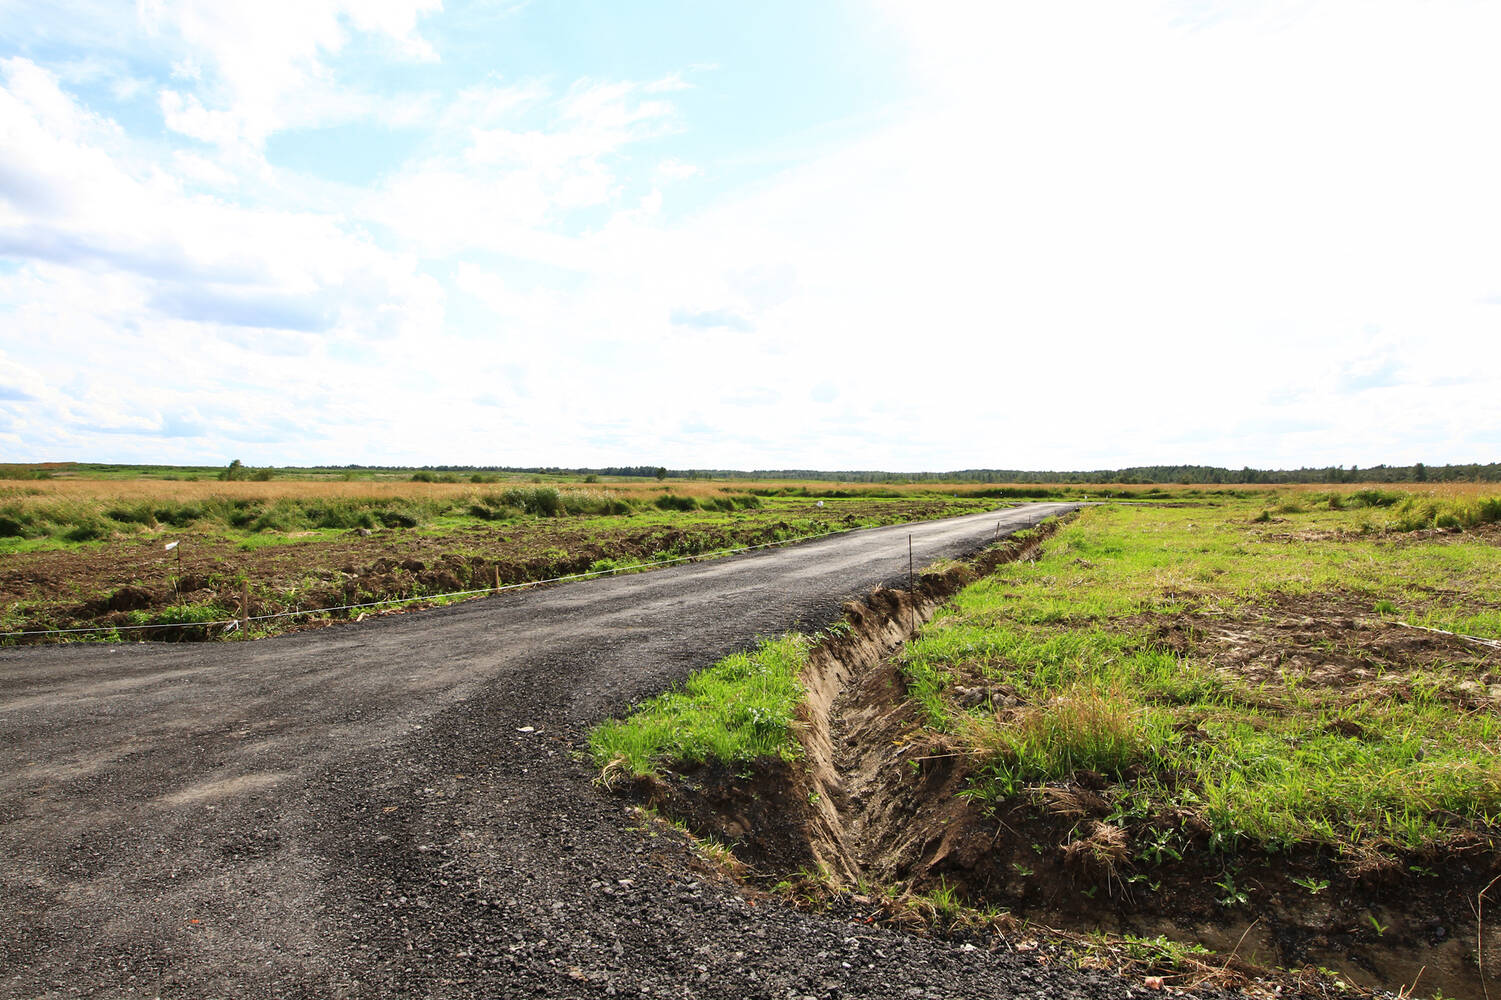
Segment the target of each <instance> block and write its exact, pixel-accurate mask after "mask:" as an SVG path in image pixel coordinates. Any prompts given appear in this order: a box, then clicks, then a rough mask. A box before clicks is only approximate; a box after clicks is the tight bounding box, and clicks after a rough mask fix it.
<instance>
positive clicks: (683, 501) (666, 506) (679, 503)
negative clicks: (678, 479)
mask: <svg viewBox="0 0 1501 1000" xmlns="http://www.w3.org/2000/svg"><path fill="white" fill-rule="evenodd" d="M656 507H657V509H658V510H677V511H688V510H698V501H697V500H695V499H693V498H692V497H680V496H678V495H676V494H674V493H664V494H662V495H661V496H659V497H657V499H656Z"/></svg>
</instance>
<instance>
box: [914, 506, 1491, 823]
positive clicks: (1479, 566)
mask: <svg viewBox="0 0 1501 1000" xmlns="http://www.w3.org/2000/svg"><path fill="white" fill-rule="evenodd" d="M1299 499H1300V500H1301V501H1302V503H1301V504H1299V505H1296V506H1298V507H1300V509H1301V513H1300V512H1297V511H1293V510H1290V509H1286V508H1287V507H1289V506H1293V505H1282V506H1279V507H1278V508H1277V509H1279V510H1282V511H1283V512H1282V513H1280V514H1277V515H1276V517H1277V518H1280V519H1281V521H1282V523H1276V521H1275V520H1273V519H1270V518H1269V519H1267V520H1259V519H1258V512H1259V511H1260V510H1261V509H1263V506H1264V505H1263V504H1262V503H1260V502H1259V501H1256V502H1246V501H1234V500H1229V501H1225V502H1223V503H1221V504H1219V505H1216V506H1212V507H1194V508H1160V507H1158V508H1153V507H1137V506H1129V507H1128V506H1124V505H1122V506H1112V507H1108V508H1094V509H1091V510H1088V511H1086V512H1085V513H1084V514H1083V515H1082V516H1081V517H1080V519H1079V520H1078V521H1076V522H1075V523H1074V524H1072V525H1070V526H1069V527H1067V528H1065V529H1064V530H1063V531H1062V532H1061V533H1060V534H1059V535H1058V536H1057V537H1056V538H1055V539H1053V540H1052V541H1051V542H1050V543H1049V545H1048V546H1047V548H1046V550H1045V552H1044V554H1043V555H1042V557H1041V558H1040V559H1038V560H1037V561H1036V562H1035V563H1030V564H1029V563H1017V564H1008V565H1003V566H1001V567H1000V568H999V569H998V570H997V571H996V572H995V574H994V575H992V576H990V577H988V578H987V579H985V580H983V581H981V582H979V583H977V584H975V585H973V586H971V587H969V588H967V589H966V590H965V591H963V592H961V594H959V595H958V597H957V598H956V599H955V600H954V601H953V602H952V603H951V604H950V605H949V606H948V607H947V608H946V609H944V610H943V611H941V612H940V613H939V615H938V616H937V617H936V618H935V619H934V620H933V621H932V622H931V623H930V624H929V625H928V626H926V627H925V628H924V630H923V632H922V634H921V635H920V636H919V638H917V639H916V640H914V641H913V642H911V643H910V644H909V645H908V647H907V649H906V652H905V657H904V661H903V663H904V670H905V672H906V674H907V677H908V679H909V682H910V686H911V691H912V693H913V695H914V696H915V697H916V698H917V699H918V700H919V702H920V703H921V704H922V706H923V707H924V708H925V710H926V713H927V721H928V723H929V725H931V726H933V727H936V728H938V729H941V730H944V731H947V732H949V733H951V734H954V735H955V736H957V737H958V738H959V739H960V740H961V741H962V742H965V743H966V744H967V745H969V746H971V747H972V748H973V749H974V751H975V753H976V755H977V760H978V775H977V777H976V779H975V781H974V784H973V786H972V787H971V788H970V789H969V790H968V792H967V794H968V795H969V796H970V797H972V798H974V799H977V800H979V801H981V802H984V803H986V804H988V805H990V806H992V807H998V806H1000V805H1001V804H1003V803H1005V802H1007V801H1008V800H1011V799H1012V798H1014V797H1016V796H1019V795H1024V794H1025V793H1026V791H1027V789H1028V788H1030V787H1033V786H1036V785H1039V784H1042V783H1046V782H1053V781H1066V780H1068V779H1070V778H1071V777H1072V776H1074V775H1075V774H1076V773H1078V772H1079V771H1081V770H1089V771H1093V772H1096V773H1099V774H1102V775H1104V776H1106V777H1107V778H1109V779H1110V780H1111V781H1112V782H1114V786H1113V789H1112V795H1114V796H1115V797H1116V799H1117V801H1119V802H1121V803H1130V804H1131V805H1130V806H1129V808H1130V809H1132V810H1135V812H1136V813H1137V814H1139V815H1142V816H1147V815H1154V814H1155V815H1172V814H1175V813H1176V814H1179V815H1184V814H1193V815H1197V816H1198V817H1200V818H1201V819H1203V820H1204V821H1205V822H1207V823H1208V824H1209V826H1210V828H1211V829H1212V830H1213V836H1214V842H1215V843H1216V844H1219V845H1221V846H1226V847H1228V846H1230V845H1234V844H1241V843H1254V844H1257V845H1259V846H1262V847H1272V848H1278V847H1286V846H1288V845H1291V844H1294V843H1300V842H1301V843H1320V844H1327V845H1332V846H1334V847H1337V848H1341V849H1356V848H1375V849H1378V850H1379V849H1387V848H1391V847H1397V848H1416V847H1420V846H1423V845H1425V844H1431V843H1435V842H1438V841H1441V840H1443V839H1444V838H1445V837H1446V836H1448V835H1450V834H1451V833H1452V832H1453V831H1454V829H1455V828H1456V827H1461V826H1466V825H1469V826H1490V825H1492V824H1494V823H1495V822H1496V820H1497V818H1498V817H1501V760H1498V753H1497V751H1496V745H1497V744H1496V740H1497V737H1498V736H1501V716H1498V714H1497V712H1496V711H1495V709H1494V708H1493V707H1484V708H1480V709H1474V708H1465V707H1463V705H1464V704H1466V703H1465V702H1463V701H1462V700H1458V699H1457V698H1456V693H1457V692H1458V691H1459V690H1460V689H1461V685H1463V684H1465V683H1466V682H1470V683H1471V684H1473V683H1475V682H1476V681H1479V682H1481V683H1482V685H1483V682H1484V680H1485V669H1484V668H1483V667H1477V666H1476V665H1475V664H1474V663H1470V664H1468V665H1466V664H1452V663H1444V662H1442V661H1435V662H1424V663H1403V662H1397V663H1393V662H1389V661H1388V660H1384V659H1382V658H1381V657H1379V656H1374V655H1373V654H1368V653H1367V652H1365V651H1364V650H1363V649H1362V647H1360V645H1359V644H1358V643H1356V642H1355V641H1354V639H1353V638H1352V636H1353V631H1352V626H1354V625H1356V624H1358V623H1355V622H1352V620H1351V618H1350V615H1352V614H1356V613H1357V612H1352V611H1351V608H1352V607H1355V608H1358V609H1363V611H1362V612H1359V613H1360V614H1362V615H1363V617H1365V618H1369V619H1371V620H1372V624H1371V625H1370V626H1369V628H1372V629H1378V630H1379V629H1381V628H1382V626H1384V625H1386V624H1387V621H1389V620H1391V619H1398V620H1403V621H1408V622H1410V623H1413V624H1424V625H1429V626H1432V627H1438V628H1444V629H1449V630H1452V631H1458V632H1463V633H1466V634H1470V635H1477V636H1482V637H1490V638H1496V637H1501V612H1498V610H1497V609H1498V608H1501V547H1498V546H1497V545H1496V544H1495V543H1494V542H1493V541H1491V540H1488V539H1486V538H1474V537H1470V536H1467V535H1459V536H1452V535H1451V536H1439V537H1438V538H1435V539H1427V540H1417V541H1414V540H1412V539H1409V538H1408V537H1406V536H1404V535H1391V534H1382V533H1379V532H1373V531H1371V530H1370V529H1369V528H1366V525H1369V524H1370V523H1371V522H1370V521H1369V520H1368V519H1369V518H1371V517H1372V516H1375V517H1377V518H1379V519H1382V520H1384V521H1385V522H1386V523H1385V524H1382V525H1381V526H1382V527H1395V528H1397V529H1399V530H1403V529H1405V527H1406V525H1405V524H1403V523H1396V524H1393V523H1392V522H1393V521H1394V520H1395V521H1398V522H1400V521H1402V519H1404V518H1406V517H1407V516H1408V515H1407V514H1406V513H1404V511H1409V510H1410V505H1409V501H1408V498H1401V497H1399V498H1395V499H1392V498H1389V497H1388V496H1387V495H1379V496H1376V497H1373V498H1370V499H1368V500H1366V501H1357V502H1355V503H1350V502H1349V499H1350V498H1349V497H1346V498H1344V501H1345V502H1343V503H1338V504H1335V505H1334V507H1333V508H1331V507H1330V505H1329V504H1328V503H1327V501H1325V502H1322V503H1320V502H1317V501H1316V500H1315V499H1314V498H1310V497H1308V496H1306V495H1305V496H1302V497H1300V498H1299ZM1462 503H1463V504H1467V505H1468V506H1469V508H1470V509H1474V510H1479V511H1483V510H1486V509H1489V508H1487V507H1486V502H1485V501H1463V502H1462ZM1441 509H1444V508H1442V507H1441ZM1446 509H1449V510H1451V511H1452V510H1455V509H1458V508H1457V507H1456V506H1450V507H1449V508H1446ZM1426 510H1427V508H1426V507H1424V511H1425V512H1426ZM1428 516H1429V515H1428V514H1427V513H1424V517H1425V518H1426V517H1428ZM1477 523H1485V522H1484V521H1483V520H1482V521H1479V522H1477ZM1310 621H1311V622H1312V623H1313V625H1314V626H1316V627H1315V628H1314V629H1313V632H1312V634H1313V635H1315V636H1318V637H1319V638H1318V642H1316V643H1314V644H1313V645H1311V646H1310V645H1308V642H1309V639H1308V638H1307V636H1304V637H1302V638H1299V637H1298V636H1297V635H1296V634H1295V633H1297V632H1298V630H1299V629H1302V631H1303V632H1305V633H1307V632H1308V629H1309V625H1308V623H1309V622H1310ZM1167 622H1176V623H1177V625H1178V627H1179V628H1180V629H1186V631H1187V633H1188V635H1189V638H1190V642H1189V643H1188V645H1187V648H1186V649H1184V648H1183V647H1181V646H1180V647H1176V648H1174V647H1170V646H1169V645H1167V644H1165V643H1164V641H1163V638H1162V632H1161V631H1160V629H1159V626H1161V625H1163V624H1164V623H1167ZM1300 622H1301V623H1302V624H1300ZM1289 623H1291V624H1289ZM1320 623H1322V624H1320ZM1196 626H1197V627H1198V628H1200V629H1203V630H1212V629H1213V628H1215V627H1220V626H1224V627H1230V628H1232V630H1239V631H1240V633H1242V634H1254V635H1259V636H1261V638H1262V639H1264V640H1265V641H1266V642H1268V643H1270V644H1271V645H1270V646H1268V647H1267V649H1266V651H1265V654H1264V656H1263V659H1266V658H1269V657H1270V656H1271V655H1272V653H1273V652H1274V651H1276V650H1279V649H1280V652H1279V653H1278V655H1279V656H1280V655H1281V653H1286V654H1287V655H1288V656H1289V657H1291V656H1293V655H1294V654H1297V655H1301V656H1304V657H1305V658H1307V657H1309V656H1312V657H1313V658H1314V659H1315V660H1317V659H1318V658H1319V657H1320V656H1321V655H1326V656H1329V657H1335V656H1343V657H1347V658H1354V659H1355V660H1356V662H1359V663H1362V664H1363V665H1364V666H1365V668H1366V669H1367V672H1368V675H1369V678H1370V679H1369V680H1368V681H1367V682H1363V683H1364V686H1363V687H1361V688H1360V689H1359V690H1354V689H1352V688H1351V687H1350V685H1349V684H1345V683H1333V684H1329V683H1319V682H1316V681H1315V680H1313V679H1311V678H1310V677H1307V676H1303V675H1301V674H1300V673H1298V672H1297V671H1296V670H1292V669H1282V670H1280V672H1279V671H1278V670H1274V669H1271V668H1270V667H1268V668H1267V669H1265V670H1263V671H1261V672H1260V673H1259V674H1251V675H1246V676H1243V675H1242V674H1240V673H1239V672H1237V671H1236V670H1233V669H1229V668H1228V667H1224V668H1222V667H1221V663H1220V660H1221V659H1222V658H1223V657H1225V656H1227V655H1228V654H1229V652H1230V650H1229V648H1228V647H1225V646H1223V645H1217V644H1216V643H1214V642H1211V641H1204V642H1198V641H1197V640H1196V639H1195V638H1194V629H1195V627H1196ZM1288 630H1291V631H1288ZM1360 634H1361V635H1362V636H1367V637H1368V636H1371V635H1376V634H1378V633H1371V632H1361V633H1360ZM1278 642H1285V648H1283V647H1278V646H1277V643H1278ZM1362 657H1365V659H1362ZM976 683H986V684H991V685H1007V686H1009V687H1010V688H1011V689H1014V690H1015V691H1016V692H1017V696H1018V697H1019V698H1020V700H1021V705H1020V707H1017V708H1013V709H1011V710H1008V711H992V710H990V709H989V708H988V707H986V708H982V709H979V710H965V709H962V708H960V707H958V706H957V705H956V704H955V703H954V702H953V701H952V700H951V699H950V697H949V692H950V690H951V689H952V687H953V686H954V685H955V684H965V685H973V684H976Z"/></svg>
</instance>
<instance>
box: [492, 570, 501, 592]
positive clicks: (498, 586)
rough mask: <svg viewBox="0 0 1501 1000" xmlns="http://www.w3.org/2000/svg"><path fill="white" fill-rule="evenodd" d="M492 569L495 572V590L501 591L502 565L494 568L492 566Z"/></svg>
mask: <svg viewBox="0 0 1501 1000" xmlns="http://www.w3.org/2000/svg"><path fill="white" fill-rule="evenodd" d="M490 568H491V569H492V570H494V571H495V589H496V590H499V589H500V563H496V564H495V565H494V566H491V567H490Z"/></svg>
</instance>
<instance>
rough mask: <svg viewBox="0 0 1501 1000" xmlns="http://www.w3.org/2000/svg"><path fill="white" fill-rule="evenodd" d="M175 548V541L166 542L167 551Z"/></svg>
mask: <svg viewBox="0 0 1501 1000" xmlns="http://www.w3.org/2000/svg"><path fill="white" fill-rule="evenodd" d="M175 548H177V543H176V542H168V543H167V551H168V552H171V551H172V550H173V549H175Z"/></svg>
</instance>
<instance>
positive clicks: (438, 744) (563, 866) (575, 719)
mask: <svg viewBox="0 0 1501 1000" xmlns="http://www.w3.org/2000/svg"><path fill="white" fill-rule="evenodd" d="M1065 509H1068V508H1067V507H1066V506H1065V505H1057V504H1038V505H1031V506H1028V507H1025V508H1019V509H1015V510H1009V511H1004V512H999V513H996V514H991V515H974V516H969V517H964V518H955V519H951V520H947V521H940V522H924V523H920V524H915V525H910V526H905V525H904V526H895V527H889V528H879V529H873V530H870V531H861V532H852V533H850V534H848V535H843V536H839V537H836V538H830V539H825V540H821V541H818V542H813V543H808V544H804V545H798V546H793V547H790V548H787V549H779V550H773V551H769V552H762V553H755V554H751V555H747V556H741V557H736V558H732V559H725V560H719V561H715V562H709V563H702V564H695V565H691V566H685V567H680V568H676V569H668V570H661V571H657V572H654V573H650V574H641V575H635V576H627V577H621V578H615V579H608V580H599V581H589V582H585V583H577V584H569V585H564V586H560V587H556V588H551V589H546V590H539V591H532V592H527V593H522V594H512V595H506V596H503V597H497V598H492V599H486V600H480V601H474V602H470V603H467V604H463V605H457V606H453V607H450V608H445V609H440V610H435V611H428V612H418V613H412V614H406V615H401V616H393V617H390V618H382V619H377V620H374V621H370V622H365V623H362V624H358V625H347V626H340V627H337V628H329V629H323V630H318V631H313V632H306V633H300V634H295V635H288V636H283V637H280V638H276V639H269V640H264V641H260V642H254V643H222V644H206V645H190V646H160V645H141V646H128V647H101V646H93V647H80V646H74V647H48V648H27V649H9V650H4V651H0V823H3V825H0V894H3V895H0V995H4V996H15V997H36V996H58V997H63V996H128V995H134V996H157V995H160V996H172V997H268V998H269V997H299V996H305V997H356V996H381V997H385V996H423V997H500V996H518V997H519V996H547V997H553V996H556V997H575V996H675V997H678V996H717V997H741V996H744V997H755V996H765V997H787V996H796V997H801V996H815V997H854V996H874V997H921V996H945V997H947V996H975V997H991V996H995V997H1001V996H1018V995H1022V996H1026V995H1039V996H1101V997H1107V996H1108V997H1117V996H1120V997H1124V996H1127V995H1128V993H1127V989H1128V986H1129V984H1125V983H1123V982H1121V981H1119V980H1116V979H1114V978H1113V977H1108V976H1104V975H1102V974H1100V973H1096V972H1089V971H1075V970H1071V969H1067V968H1063V967H1060V966H1059V965H1057V964H1053V965H1041V964H1039V963H1038V962H1037V960H1036V956H1035V954H1028V953H1012V952H1007V951H994V952H992V951H989V950H987V949H984V948H979V949H976V948H973V947H964V946H960V945H956V944H954V943H952V942H940V941H934V940H930V939H925V938H921V937H916V936H912V935H904V934H899V933H893V932H889V931H884V930H880V929H874V928H868V927H863V926H856V925H852V924H849V923H847V922H844V921H841V920H838V919H835V918H831V917H821V916H810V915H805V914H800V913H797V912H795V911H793V910H790V909H788V908H785V907H783V906H781V905H779V904H775V903H762V904H761V905H752V904H751V902H749V901H747V900H746V899H745V898H743V897H742V896H741V895H740V894H739V893H737V892H736V891H734V889H733V887H730V886H727V885H724V884H721V883H720V882H718V881H717V880H715V879H713V878H710V877H706V876H704V875H701V874H698V873H695V871H694V869H693V868H692V867H691V865H690V859H689V856H688V855H687V853H686V852H685V849H684V846H683V844H682V843H681V842H680V841H679V840H678V838H676V837H675V836H672V835H667V834H662V833H659V832H655V831H652V830H643V829H640V826H641V824H640V823H639V822H638V821H636V820H634V819H632V818H631V817H630V816H628V815H627V814H626V811H625V810H624V808H623V805H622V803H621V802H620V801H619V800H616V799H614V798H611V797H610V796H608V795H605V794H604V793H602V792H600V791H599V790H598V789H597V788H596V787H595V786H594V785H593V781H592V779H593V773H592V771H591V769H590V767H589V766H588V765H587V764H586V763H585V762H584V761H582V760H581V759H580V757H579V751H580V749H581V747H582V746H583V741H584V737H585V733H586V732H587V728H588V726H589V725H590V724H591V723H593V722H595V721H598V720H599V719H601V718H604V717H605V716H607V715H610V714H615V713H619V712H621V711H624V710H625V709H626V708H627V707H628V706H629V705H630V703H631V702H633V701H634V700H637V699H639V698H642V697H645V696H647V695H649V694H652V693H655V692H657V691H660V690H663V689H665V688H667V687H669V686H670V685H672V684H673V683H676V682H678V681H680V680H681V679H682V678H683V677H685V676H686V675H687V674H688V673H689V672H690V671H691V670H693V669H696V668H698V667H701V666H704V665H706V664H708V663H710V662H712V661H713V660H714V659H716V658H718V657H719V656H722V655H724V654H725V653H727V652H729V651H732V650H733V649H736V648H743V647H744V646H746V645H748V644H749V643H750V642H751V641H753V639H754V637H755V636H757V635H761V634H773V633H778V632H782V631H785V630H787V629H791V628H807V629H812V628H817V627H821V626H822V625H824V624H827V623H828V622H830V621H832V620H834V619H835V618H836V617H837V616H838V614H839V610H840V606H841V604H842V602H843V601H844V600H846V599H848V598H850V597H853V596H857V595H859V594H862V593H864V592H866V591H868V590H869V589H870V588H872V587H873V586H875V585H878V584H882V583H900V582H901V581H902V580H904V578H905V575H906V570H907V536H908V534H909V533H910V534H911V535H912V537H913V547H914V552H915V555H916V559H917V562H918V566H919V567H921V566H922V565H923V564H924V563H927V562H931V561H933V560H934V559H937V558H940V557H953V556H962V555H965V554H968V553H970V552H973V551H974V550H976V549H977V548H978V547H980V546H982V545H983V544H984V543H986V542H988V541H989V540H990V539H991V537H992V535H993V534H994V531H995V528H996V524H997V522H998V521H1000V522H1002V524H1003V529H1002V530H1003V531H1004V530H1014V529H1015V528H1018V527H1022V526H1025V525H1028V524H1031V523H1035V522H1036V521H1037V520H1039V519H1041V518H1042V517H1045V516H1047V515H1049V514H1055V513H1059V512H1061V511H1063V510H1065ZM1138 990H1139V987H1138ZM1138 995H1139V994H1138Z"/></svg>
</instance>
